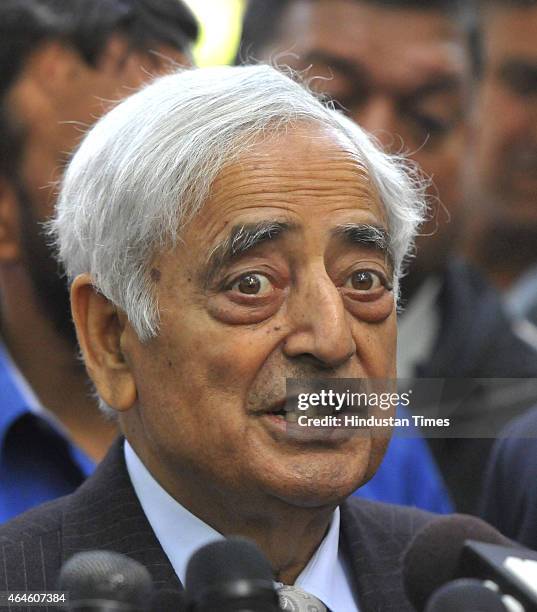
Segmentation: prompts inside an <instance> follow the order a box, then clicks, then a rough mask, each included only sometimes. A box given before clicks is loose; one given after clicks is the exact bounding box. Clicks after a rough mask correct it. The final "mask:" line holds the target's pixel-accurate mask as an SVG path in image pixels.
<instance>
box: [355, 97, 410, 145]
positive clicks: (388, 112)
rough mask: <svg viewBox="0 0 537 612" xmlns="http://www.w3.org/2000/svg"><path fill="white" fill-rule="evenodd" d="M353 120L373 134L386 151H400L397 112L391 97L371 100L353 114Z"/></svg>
mask: <svg viewBox="0 0 537 612" xmlns="http://www.w3.org/2000/svg"><path fill="white" fill-rule="evenodd" d="M351 118H352V119H353V121H355V122H356V123H357V124H358V125H359V126H360V127H362V128H364V129H365V130H366V131H367V132H369V133H370V134H372V135H373V136H374V137H375V138H376V139H377V140H378V141H379V142H380V145H381V146H382V148H383V149H384V150H385V151H387V152H392V151H400V149H401V134H400V133H399V132H400V130H398V122H397V112H396V108H395V105H394V103H393V101H392V100H390V98H389V97H387V96H386V97H385V96H380V95H379V96H374V97H372V98H370V99H369V100H367V102H365V103H364V104H362V105H361V106H360V108H358V109H356V111H354V112H353V113H352V114H351Z"/></svg>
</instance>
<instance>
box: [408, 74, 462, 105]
mask: <svg viewBox="0 0 537 612" xmlns="http://www.w3.org/2000/svg"><path fill="white" fill-rule="evenodd" d="M462 83H463V79H462V76H460V75H457V74H441V75H437V76H436V77H434V78H432V79H430V80H429V81H427V82H425V83H422V84H421V85H418V86H417V87H416V88H415V89H413V90H412V91H411V92H410V93H408V94H407V95H406V96H405V97H406V98H407V100H408V99H412V100H415V99H416V98H425V97H427V96H434V95H435V94H450V93H457V92H458V91H459V90H460V89H461V88H462Z"/></svg>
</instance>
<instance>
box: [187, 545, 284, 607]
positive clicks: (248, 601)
mask: <svg viewBox="0 0 537 612" xmlns="http://www.w3.org/2000/svg"><path fill="white" fill-rule="evenodd" d="M185 587H186V588H185V590H186V600H187V608H188V610H189V612H215V610H218V612H239V611H240V612H279V610H280V608H279V604H278V595H277V593H276V589H275V586H274V577H273V574H272V568H271V567H270V563H269V562H268V560H267V559H266V557H265V556H264V555H263V553H262V552H261V551H260V550H259V548H258V547H257V546H256V545H255V544H254V543H253V542H251V541H250V540H247V539H245V538H238V537H234V538H228V539H226V540H218V541H217V542H211V543H210V544H207V545H206V546H203V547H202V548H200V549H199V550H198V551H196V552H195V553H194V554H193V555H192V557H191V558H190V561H189V562H188V566H187V569H186V580H185Z"/></svg>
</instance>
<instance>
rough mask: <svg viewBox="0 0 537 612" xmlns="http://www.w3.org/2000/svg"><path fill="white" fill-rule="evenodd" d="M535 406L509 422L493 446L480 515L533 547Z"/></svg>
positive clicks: (536, 530) (536, 526)
mask: <svg viewBox="0 0 537 612" xmlns="http://www.w3.org/2000/svg"><path fill="white" fill-rule="evenodd" d="M536 483H537V408H536V409H534V410H532V411H530V412H528V413H526V414H525V415H522V416H520V417H518V418H517V419H515V420H514V421H512V422H511V423H509V425H508V426H507V427H506V428H505V430H504V431H503V432H502V433H501V435H500V437H499V439H498V440H497V442H496V443H495V445H494V449H493V451H492V455H491V459H490V462H489V466H488V470H487V477H486V480H485V488H484V495H483V502H482V516H483V518H484V519H485V520H486V521H488V522H489V523H490V524H491V525H494V526H495V527H496V528H497V529H499V530H500V531H501V532H502V533H504V534H505V535H506V536H508V537H509V538H512V539H513V540H517V541H518V542H520V543H521V544H524V546H528V547H529V548H533V549H534V550H537V485H536Z"/></svg>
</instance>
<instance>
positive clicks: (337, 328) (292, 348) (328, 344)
mask: <svg viewBox="0 0 537 612" xmlns="http://www.w3.org/2000/svg"><path fill="white" fill-rule="evenodd" d="M288 316H289V319H290V325H291V331H290V333H289V334H288V336H287V338H286V340H285V343H284V346H283V351H284V353H285V355H286V356H287V357H290V358H296V357H299V356H310V357H314V358H315V361H316V362H317V363H318V364H319V365H320V366H321V367H325V368H336V367H338V366H341V365H343V364H345V363H346V362H347V361H349V359H350V358H351V357H352V356H353V355H354V354H355V353H356V344H355V342H354V338H353V335H352V329H351V319H350V317H349V315H348V313H347V311H346V309H345V306H344V303H343V298H342V296H341V294H340V292H339V291H338V289H337V287H336V286H335V285H334V283H333V282H332V280H331V279H330V278H329V277H328V276H327V275H324V276H322V277H319V276H318V275H317V278H316V279H315V280H310V281H309V282H308V283H307V284H306V286H305V287H303V289H302V290H299V291H297V292H296V293H295V294H293V295H292V296H291V297H290V299H289V308H288Z"/></svg>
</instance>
